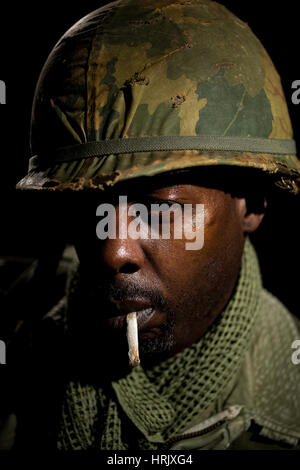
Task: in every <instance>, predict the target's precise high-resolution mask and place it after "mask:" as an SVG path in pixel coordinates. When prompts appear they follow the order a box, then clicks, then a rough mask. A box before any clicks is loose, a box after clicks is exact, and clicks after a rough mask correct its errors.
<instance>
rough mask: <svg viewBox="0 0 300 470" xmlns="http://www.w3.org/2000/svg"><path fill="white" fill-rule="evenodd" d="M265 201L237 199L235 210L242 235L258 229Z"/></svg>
mask: <svg viewBox="0 0 300 470" xmlns="http://www.w3.org/2000/svg"><path fill="white" fill-rule="evenodd" d="M266 207H267V201H266V199H265V198H261V199H260V200H258V199H255V200H253V199H250V198H249V199H248V198H247V199H246V198H238V199H237V209H238V212H239V216H240V220H241V228H242V231H243V233H252V232H255V230H257V229H258V227H259V226H260V224H261V221H262V220H263V218H264V215H265V209H266Z"/></svg>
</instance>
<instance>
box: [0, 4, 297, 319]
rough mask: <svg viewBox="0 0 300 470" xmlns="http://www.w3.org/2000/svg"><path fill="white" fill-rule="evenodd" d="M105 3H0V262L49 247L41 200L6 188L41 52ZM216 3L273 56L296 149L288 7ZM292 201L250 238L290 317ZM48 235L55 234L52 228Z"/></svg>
mask: <svg viewBox="0 0 300 470" xmlns="http://www.w3.org/2000/svg"><path fill="white" fill-rule="evenodd" d="M105 3H108V2H99V1H88V0H85V1H84V2H78V3H77V4H75V3H74V2H66V1H63V0H61V1H57V0H53V1H51V2H38V3H35V2H32V1H28V2H25V3H23V4H17V3H15V2H10V3H7V2H5V4H4V2H2V4H1V10H0V15H1V29H0V50H1V55H0V80H4V81H5V82H6V87H7V104H6V105H0V136H1V139H0V155H1V160H0V178H1V184H0V201H1V203H0V204H1V205H0V211H1V212H0V214H1V217H0V220H1V222H0V223H1V225H0V257H6V258H7V257H13V258H14V257H16V258H17V259H18V260H20V259H24V260H25V261H26V260H27V259H28V258H29V259H31V258H35V257H37V256H38V255H39V253H40V252H41V250H43V249H45V248H46V249H47V248H48V247H49V243H51V234H50V235H49V233H48V236H45V231H44V228H45V227H46V225H45V224H46V223H47V220H48V218H47V214H46V216H45V214H43V207H42V202H41V199H37V198H36V197H33V196H32V195H28V194H24V193H21V194H17V193H16V192H15V191H14V186H15V184H16V182H17V181H18V180H19V179H20V178H21V177H22V176H23V175H24V174H25V172H26V171H27V163H28V157H29V123H30V109H31V103H32V99H33V93H34V88H35V84H36V81H37V79H38V76H39V73H40V70H41V68H42V66H43V64H44V62H45V60H46V58H47V56H48V54H49V53H50V51H51V49H52V48H53V46H54V45H55V43H56V42H57V41H58V39H59V38H60V37H61V36H62V34H63V33H64V32H65V31H66V30H67V29H68V28H69V27H71V26H72V25H73V24H74V23H75V22H76V21H77V20H79V19H80V18H81V17H82V16H84V15H86V14H88V13H89V12H91V11H92V10H94V9H96V8H99V7H100V6H101V5H102V4H105ZM220 3H223V4H224V5H225V6H227V7H228V8H229V9H230V10H231V11H232V12H233V13H235V14H236V15H237V16H238V17H240V18H241V19H242V20H244V21H246V22H247V23H248V24H249V25H250V27H251V28H252V30H253V31H254V33H255V34H256V35H257V36H258V37H259V39H260V40H261V41H262V43H263V44H264V46H265V48H266V49H267V51H268V52H269V54H270V56H271V58H272V59H273V61H274V63H275V65H276V67H277V69H278V71H279V73H280V75H281V77H282V82H283V87H284V90H285V93H286V97H287V101H288V105H289V108H290V113H291V118H292V123H293V127H294V132H295V139H296V142H297V144H298V147H299V148H300V132H299V130H298V129H299V124H300V105H299V106H296V105H293V104H292V102H291V95H292V89H291V83H292V82H293V81H294V80H297V79H300V70H299V61H300V59H299V52H298V48H299V17H298V15H297V10H295V2H294V1H291V0H287V1H285V2H284V3H282V2H269V1H266V0H265V1H263V0H260V1H256V0H251V1H250V0H245V1H243V2H241V1H240V0H233V1H226V0H224V1H220ZM49 139H51V131H50V132H49ZM299 199H300V198H299V197H298V198H284V199H282V200H276V201H275V202H274V204H273V206H272V207H271V208H270V211H269V213H268V214H267V216H266V217H265V220H264V222H263V226H262V227H261V229H260V230H259V231H258V233H257V234H256V235H255V237H254V238H253V240H254V243H255V245H256V248H257V251H258V253H259V257H260V260H261V266H262V273H263V278H264V284H265V286H266V287H267V288H268V289H269V290H270V291H271V292H273V293H274V294H275V295H276V296H277V297H279V298H280V299H281V300H282V301H283V302H284V303H285V304H286V305H287V306H288V307H289V308H290V309H291V310H292V311H293V312H294V313H295V314H297V315H298V316H300V308H299V306H300V302H299V294H298V289H299V282H298V279H299V276H298V267H299V259H300V257H299V235H300V229H299V223H298V213H299ZM45 207H47V209H46V210H47V212H48V213H49V217H50V216H52V215H53V214H51V211H53V210H54V209H53V207H51V205H50V206H49V205H47V206H45ZM41 214H43V216H42V215H41ZM52 230H54V231H55V232H56V233H59V224H57V226H56V227H54V228H53V227H52ZM2 265H3V266H4V264H3V263H2ZM15 266H17V265H15ZM18 269H19V270H20V268H18ZM18 269H17V268H16V271H18ZM16 274H17V272H15V271H14V267H13V268H11V269H10V270H7V269H4V268H3V269H1V265H0V288H2V289H3V288H4V287H5V288H6V287H7V285H8V284H9V282H11V280H12V279H13V278H14V277H15V275H16Z"/></svg>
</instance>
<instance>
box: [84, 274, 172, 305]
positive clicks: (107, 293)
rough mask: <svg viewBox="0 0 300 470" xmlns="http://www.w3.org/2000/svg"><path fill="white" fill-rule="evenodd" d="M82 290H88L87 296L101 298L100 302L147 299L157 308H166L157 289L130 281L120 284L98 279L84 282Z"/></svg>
mask: <svg viewBox="0 0 300 470" xmlns="http://www.w3.org/2000/svg"><path fill="white" fill-rule="evenodd" d="M84 290H85V291H88V293H89V296H92V297H93V298H97V299H101V302H104V303H108V302H110V301H111V300H114V301H119V302H120V301H122V300H128V299H139V300H143V301H148V302H149V303H151V304H152V305H154V306H156V307H158V308H161V309H165V308H166V301H165V299H164V297H163V295H162V293H161V292H160V291H159V290H158V289H155V288H149V287H144V286H141V285H138V284H134V283H132V282H130V281H128V282H126V284H125V283H122V284H121V285H120V284H115V283H112V282H109V281H105V280H100V281H98V282H94V283H93V284H91V283H89V282H86V283H84Z"/></svg>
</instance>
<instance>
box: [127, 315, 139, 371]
mask: <svg viewBox="0 0 300 470" xmlns="http://www.w3.org/2000/svg"><path fill="white" fill-rule="evenodd" d="M126 320H127V341H128V356H129V365H130V366H131V367H136V366H138V365H139V364H140V358H139V340H138V326H137V318H136V312H132V313H128V315H127V317H126Z"/></svg>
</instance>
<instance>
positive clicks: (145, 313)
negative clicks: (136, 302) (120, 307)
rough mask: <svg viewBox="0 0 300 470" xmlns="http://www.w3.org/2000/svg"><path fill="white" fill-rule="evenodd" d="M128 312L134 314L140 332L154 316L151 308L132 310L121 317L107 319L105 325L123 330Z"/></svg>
mask: <svg viewBox="0 0 300 470" xmlns="http://www.w3.org/2000/svg"><path fill="white" fill-rule="evenodd" d="M130 312H136V318H137V324H138V329H139V330H141V329H142V328H143V327H144V326H145V325H146V324H147V323H148V322H149V321H150V319H151V318H152V317H153V316H154V314H155V310H154V309H153V308H152V307H148V308H145V309H142V310H137V309H133V310H131V311H128V312H126V313H125V314H123V315H118V316H115V317H109V318H107V323H108V325H109V326H111V327H113V328H123V327H124V326H125V325H126V316H127V314H128V313H130Z"/></svg>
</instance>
